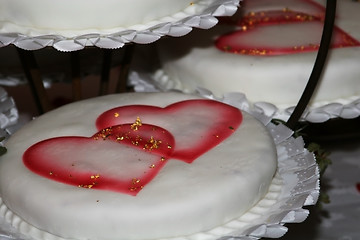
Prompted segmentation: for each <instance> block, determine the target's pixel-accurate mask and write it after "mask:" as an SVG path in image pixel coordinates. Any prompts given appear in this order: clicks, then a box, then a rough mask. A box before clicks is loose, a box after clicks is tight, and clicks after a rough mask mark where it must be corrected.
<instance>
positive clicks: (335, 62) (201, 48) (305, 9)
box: [155, 0, 360, 122]
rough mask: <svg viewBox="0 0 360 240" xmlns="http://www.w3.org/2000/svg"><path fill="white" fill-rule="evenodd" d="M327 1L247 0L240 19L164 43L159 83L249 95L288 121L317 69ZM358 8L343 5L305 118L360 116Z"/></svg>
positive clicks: (348, 2) (358, 5) (353, 4)
mask: <svg viewBox="0 0 360 240" xmlns="http://www.w3.org/2000/svg"><path fill="white" fill-rule="evenodd" d="M325 2H326V1H324V0H316V1H314V0H273V1H266V0H249V1H243V2H242V6H241V8H240V9H239V12H238V13H237V14H236V15H235V16H234V17H231V18H226V19H224V20H223V21H221V22H220V23H219V24H218V25H217V26H216V27H214V28H213V29H211V30H209V31H206V32H203V31H198V32H194V33H192V34H189V35H188V36H186V37H185V38H181V39H164V41H161V42H159V45H158V46H159V55H160V60H161V62H162V67H161V69H160V70H159V71H158V72H157V74H156V75H155V80H156V84H157V85H158V86H159V88H161V89H173V88H175V89H180V90H182V91H184V92H193V91H196V90H198V89H199V88H205V89H207V90H209V91H211V92H212V93H213V94H214V95H215V96H216V97H218V98H222V97H223V96H224V95H226V96H229V95H228V93H229V92H237V93H244V94H245V95H246V98H247V100H248V101H249V102H251V103H257V107H259V108H262V111H264V112H266V113H269V115H271V114H273V112H274V111H275V110H274V109H275V108H278V110H281V113H280V114H279V115H278V116H276V117H281V118H284V119H286V118H287V117H288V115H289V113H291V112H292V110H293V107H294V106H295V105H296V104H297V103H298V101H299V99H300V97H301V95H302V93H303V91H304V89H305V86H306V84H307V82H308V79H309V77H310V74H311V72H312V69H313V67H314V63H315V60H316V57H317V53H318V49H319V45H320V39H321V34H322V31H323V20H324V15H325V5H326V4H325ZM359 11H360V3H359V2H358V1H351V0H343V1H339V3H338V5H337V13H336V18H335V27H334V31H333V38H332V44H331V49H330V51H329V54H328V59H327V63H326V65H325V68H324V71H323V74H322V76H321V79H320V84H319V85H318V86H317V89H316V91H315V93H314V95H313V97H312V99H311V101H310V104H309V111H310V110H311V114H310V115H309V114H308V112H307V113H306V114H307V115H306V120H311V121H317V122H319V121H324V120H327V119H329V118H337V117H341V118H354V117H357V116H359V113H360V109H359V99H360V85H359V76H360V69H359V67H358V64H357V62H359V58H360V34H359V30H358V29H359V27H360V25H359V23H360V18H359V14H358V12H359ZM232 96H234V95H232ZM238 100H239V99H235V100H234V99H231V101H232V102H235V101H238ZM264 102H266V103H270V104H264ZM349 108H352V109H349ZM312 110H315V111H312Z"/></svg>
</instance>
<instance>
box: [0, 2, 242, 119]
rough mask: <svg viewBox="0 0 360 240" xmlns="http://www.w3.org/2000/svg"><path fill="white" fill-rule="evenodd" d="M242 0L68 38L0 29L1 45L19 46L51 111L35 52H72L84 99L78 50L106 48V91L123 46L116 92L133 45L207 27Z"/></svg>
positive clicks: (42, 106) (39, 98)
mask: <svg viewBox="0 0 360 240" xmlns="http://www.w3.org/2000/svg"><path fill="white" fill-rule="evenodd" d="M239 1H240V0H201V1H199V2H198V3H197V7H196V10H194V11H192V12H191V13H187V12H181V13H175V14H173V15H171V16H166V17H163V18H161V19H157V20H154V21H151V22H147V23H139V24H137V25H134V26H129V27H126V28H124V29H122V30H120V31H118V32H113V33H111V34H99V33H93V32H89V33H83V34H82V35H79V36H75V37H71V38H67V37H64V36H60V35H51V34H48V35H43V36H35V37H34V36H26V35H23V34H19V33H7V32H5V33H4V32H0V47H6V46H9V45H14V46H16V49H17V51H18V55H19V58H20V60H21V64H22V66H23V70H24V73H25V75H26V78H27V80H28V83H29V86H30V88H31V90H32V92H33V95H34V98H35V102H36V104H37V106H38V109H39V113H40V114H41V113H44V112H46V111H49V110H50V109H51V108H52V106H51V104H50V102H49V99H48V96H47V94H46V91H45V89H44V87H43V82H42V76H41V71H40V67H39V66H38V64H37V61H36V58H35V55H34V52H33V51H35V50H39V49H43V48H54V49H56V50H59V51H62V52H71V53H70V55H71V57H70V65H71V71H72V75H73V76H72V82H73V83H72V84H73V98H74V100H79V99H80V98H81V83H80V82H81V81H80V77H81V75H80V61H79V59H80V56H79V54H80V53H79V52H78V50H82V49H84V48H89V47H98V48H101V49H103V70H102V75H101V86H100V88H101V89H102V90H101V91H100V94H104V91H105V89H106V88H107V84H108V78H109V76H108V75H109V69H110V66H111V61H112V59H111V56H112V54H113V51H114V49H119V48H123V50H124V54H123V59H122V60H121V62H120V67H121V69H122V71H121V73H120V76H119V81H118V82H119V84H118V86H117V92H121V91H124V86H125V85H126V80H127V73H128V68H129V64H130V60H131V56H132V51H133V48H134V44H149V43H152V42H154V41H156V40H158V39H160V38H161V37H163V36H172V37H180V36H183V35H186V34H187V33H189V32H190V31H191V30H192V29H193V28H202V29H208V28H211V27H213V26H214V25H215V24H216V23H217V22H218V20H217V17H220V16H229V15H232V14H234V13H235V11H236V10H237V8H238V5H239Z"/></svg>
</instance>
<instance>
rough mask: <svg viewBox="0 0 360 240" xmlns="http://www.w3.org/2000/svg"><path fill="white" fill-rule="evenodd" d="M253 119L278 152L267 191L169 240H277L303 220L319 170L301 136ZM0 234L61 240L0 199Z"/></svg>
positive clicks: (311, 202) (265, 120)
mask: <svg viewBox="0 0 360 240" xmlns="http://www.w3.org/2000/svg"><path fill="white" fill-rule="evenodd" d="M256 117H257V118H258V119H259V120H260V121H261V122H263V123H264V124H265V125H266V127H267V129H268V130H269V131H270V133H271V135H272V137H273V139H274V143H275V144H276V148H277V153H278V169H277V172H276V175H275V177H274V178H273V181H272V183H271V186H270V189H269V192H268V193H267V194H266V196H265V197H264V198H263V199H262V200H261V201H259V202H258V203H257V205H256V206H254V207H253V208H251V209H250V210H249V211H248V212H247V213H245V214H244V215H243V216H241V217H240V218H238V219H234V220H233V221H231V222H229V223H227V224H225V225H223V226H219V227H216V228H214V229H212V230H210V231H208V232H203V233H197V234H193V235H190V236H186V237H178V238H171V240H180V239H182V240H193V239H200V238H201V239H204V240H210V239H218V238H222V239H231V238H232V237H237V239H239V240H248V239H259V238H262V237H270V238H279V237H281V236H283V235H284V234H285V233H286V232H287V227H285V226H284V224H286V223H300V222H302V221H304V220H305V219H306V218H307V216H308V214H309V211H308V210H307V209H304V208H303V207H304V206H308V205H314V204H315V203H316V202H317V199H318V196H319V190H320V187H319V170H318V166H317V164H316V161H315V157H314V155H313V154H312V153H310V152H309V151H308V150H306V149H305V148H304V141H303V139H302V138H301V137H299V138H296V139H295V138H293V137H292V134H293V131H292V130H290V129H289V128H287V127H286V126H284V125H282V124H280V125H274V124H273V123H271V122H270V118H268V117H266V116H264V115H260V114H259V115H257V116H256ZM7 222H10V223H11V224H12V225H13V226H15V228H14V227H11V226H10V225H9V224H8V223H7ZM16 229H19V230H16ZM19 231H20V232H22V233H23V234H25V236H24V235H22V234H21V233H20V232H19ZM2 232H3V233H2ZM0 234H3V235H5V236H7V237H9V238H12V239H19V240H25V239H28V237H29V236H31V237H33V238H35V239H54V240H63V239H62V238H59V237H56V236H53V235H51V234H49V233H47V232H43V231H41V230H39V229H37V228H34V227H32V226H30V225H29V224H27V223H26V222H24V221H22V220H21V219H20V218H19V217H18V216H17V215H16V214H14V213H13V212H11V211H10V210H9V209H8V208H7V207H6V206H5V204H3V202H2V200H1V198H0Z"/></svg>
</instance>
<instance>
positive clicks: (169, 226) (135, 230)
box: [0, 93, 277, 240]
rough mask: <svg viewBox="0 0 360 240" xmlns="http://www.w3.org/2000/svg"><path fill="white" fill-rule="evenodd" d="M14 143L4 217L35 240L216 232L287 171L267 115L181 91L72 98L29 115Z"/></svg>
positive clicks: (4, 173) (1, 170)
mask: <svg viewBox="0 0 360 240" xmlns="http://www.w3.org/2000/svg"><path fill="white" fill-rule="evenodd" d="M149 106H150V107H149ZM119 129H126V131H125V132H122V133H121V134H120V130H119ZM146 130H147V131H149V132H150V135H147V134H148V132H147V131H146ZM144 139H147V140H146V141H145V140H144ZM99 140H100V141H99ZM143 140H144V141H145V142H144V141H143ZM6 147H7V149H8V151H7V153H6V154H5V155H4V156H2V157H1V159H0V197H1V199H2V203H1V205H2V206H1V209H5V208H6V209H7V210H6V211H1V214H2V215H3V217H4V218H5V219H6V220H7V221H8V222H11V223H12V224H13V225H14V226H15V227H17V228H18V229H19V230H20V231H21V232H22V233H24V234H26V235H29V236H31V237H33V238H36V239H49V238H50V237H51V238H56V237H55V236H58V237H60V238H65V239H102V240H104V239H160V238H175V237H185V236H189V235H193V234H199V233H202V232H206V231H209V230H211V229H214V228H217V227H219V226H222V225H224V224H226V223H229V222H231V221H232V220H234V219H237V218H239V217H241V216H242V215H243V214H244V213H246V212H247V210H248V209H250V208H251V207H253V206H254V205H255V204H256V203H258V202H259V201H260V200H261V199H262V198H263V197H264V196H265V195H266V193H267V192H268V189H269V186H270V184H271V181H272V179H273V177H274V175H275V172H276V169H277V150H276V147H275V144H274V140H273V138H272V136H271V135H270V133H269V132H268V130H267V129H266V128H265V126H264V125H263V124H262V123H260V122H259V121H257V120H256V119H255V118H253V117H252V116H250V115H248V114H246V113H244V112H240V111H239V110H238V109H237V108H233V107H231V106H229V105H225V104H223V103H220V102H217V101H212V100H205V99H199V97H197V96H192V95H185V94H181V93H128V94H118V95H108V96H104V97H98V98H94V99H89V100H84V101H79V102H76V103H72V104H69V105H66V106H63V107H61V108H58V109H56V110H54V111H51V112H49V113H46V114H44V115H42V116H40V117H38V118H36V119H35V120H33V121H31V122H30V123H29V124H27V125H26V126H24V127H23V128H22V129H21V130H19V131H18V132H16V133H15V134H14V135H12V137H11V138H10V139H9V141H8V142H7V143H6ZM127 184H128V185H127Z"/></svg>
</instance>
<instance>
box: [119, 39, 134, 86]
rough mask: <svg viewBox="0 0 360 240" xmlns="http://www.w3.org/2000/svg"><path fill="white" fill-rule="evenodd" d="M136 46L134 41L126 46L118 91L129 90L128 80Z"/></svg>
mask: <svg viewBox="0 0 360 240" xmlns="http://www.w3.org/2000/svg"><path fill="white" fill-rule="evenodd" d="M134 48H135V44H132V43H130V44H127V45H125V46H124V56H123V59H122V61H121V64H120V75H119V79H118V82H117V86H116V92H117V93H123V92H126V91H127V80H128V76H129V69H130V65H131V60H132V56H133V52H134Z"/></svg>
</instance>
